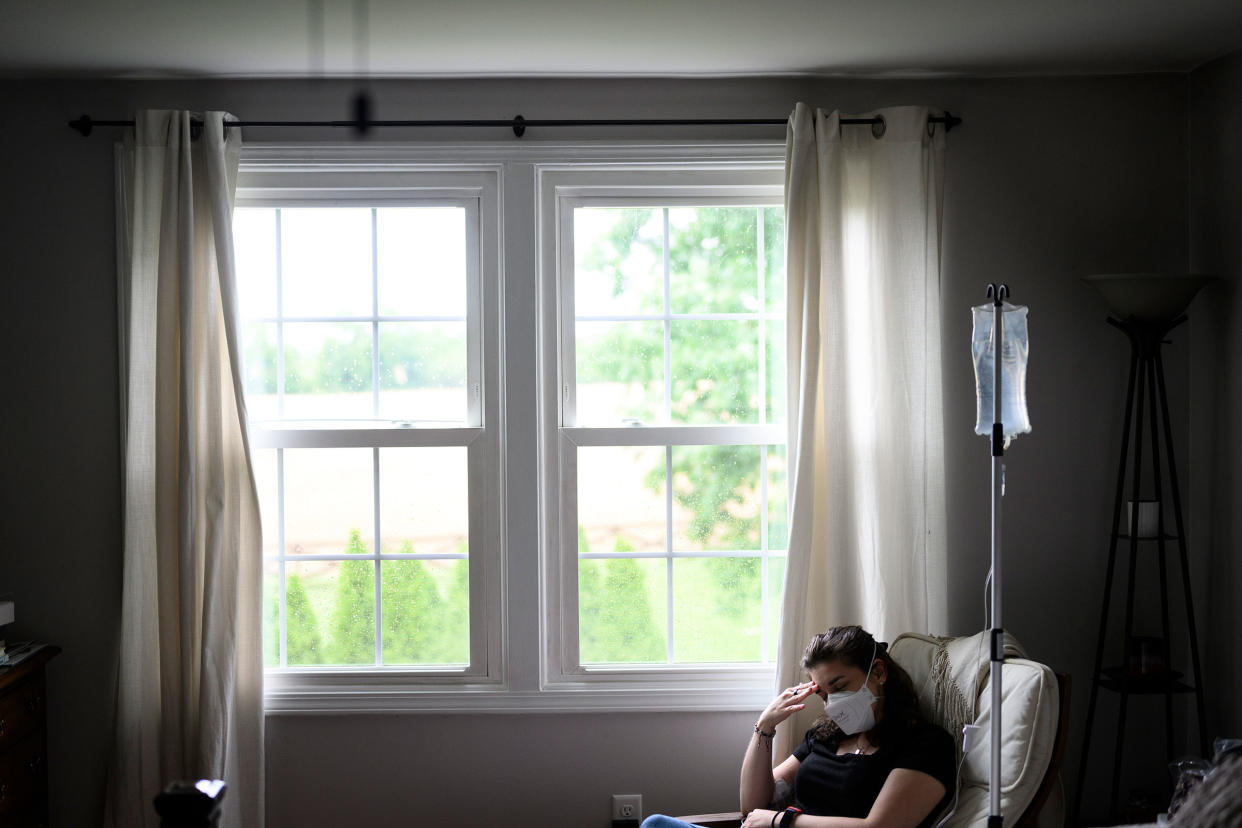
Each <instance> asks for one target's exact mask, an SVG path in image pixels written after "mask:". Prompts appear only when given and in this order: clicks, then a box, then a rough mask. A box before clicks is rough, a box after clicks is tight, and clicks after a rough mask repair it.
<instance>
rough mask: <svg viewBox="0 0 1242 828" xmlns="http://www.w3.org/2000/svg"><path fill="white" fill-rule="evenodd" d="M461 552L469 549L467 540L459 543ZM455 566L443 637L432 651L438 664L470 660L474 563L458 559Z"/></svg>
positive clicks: (443, 613) (444, 610)
mask: <svg viewBox="0 0 1242 828" xmlns="http://www.w3.org/2000/svg"><path fill="white" fill-rule="evenodd" d="M457 551H458V552H461V553H465V552H466V542H465V541H462V542H461V543H459V544H458V547H457ZM451 567H452V568H451V571H450V573H449V577H448V579H447V581H448V587H447V590H446V592H447V594H446V595H445V596H444V603H443V605H442V606H443V608H442V610H441V615H440V619H441V624H440V628H439V636H438V638H437V640H436V642H435V643H434V646H433V647H432V650H431V654H432V658H433V659H434V660H435V661H436V662H438V663H442V664H461V663H464V662H468V661H469V660H470V562H469V561H468V560H456V561H453V563H452V565H451Z"/></svg>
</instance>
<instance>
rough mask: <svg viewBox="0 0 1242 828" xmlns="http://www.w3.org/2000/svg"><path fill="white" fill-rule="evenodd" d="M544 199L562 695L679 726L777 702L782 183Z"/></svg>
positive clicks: (684, 171) (608, 189) (651, 177)
mask: <svg viewBox="0 0 1242 828" xmlns="http://www.w3.org/2000/svg"><path fill="white" fill-rule="evenodd" d="M541 193H542V195H543V212H542V215H543V217H544V219H545V233H544V245H545V250H552V251H554V253H553V254H551V255H545V284H546V285H547V287H548V288H549V290H548V293H549V294H550V296H549V298H548V300H547V302H548V304H547V305H546V307H547V308H548V311H549V312H548V314H547V315H546V317H547V318H546V323H545V326H544V328H545V330H544V336H543V338H542V340H541V343H542V345H543V346H544V349H545V354H544V357H545V366H546V368H545V374H546V376H548V377H549V378H551V377H552V376H555V378H556V379H555V388H554V398H553V394H549V395H548V397H547V399H546V403H545V404H546V405H547V406H548V408H549V414H548V416H547V417H546V418H545V420H546V422H547V423H548V427H547V429H546V432H545V440H546V451H545V467H546V469H547V475H546V477H545V483H546V485H547V487H548V488H547V490H546V496H547V510H546V511H547V514H548V515H549V523H548V526H547V532H548V541H549V542H548V549H549V555H548V558H549V562H550V564H551V565H550V566H549V570H548V571H549V580H548V586H547V594H548V595H549V596H550V600H549V608H550V618H551V624H550V628H551V630H552V631H553V633H554V634H553V635H552V636H550V637H549V642H548V644H549V649H548V653H547V658H546V664H547V672H546V676H547V682H548V684H549V685H550V686H554V687H556V686H560V687H576V688H579V689H590V688H596V689H597V690H604V689H605V688H607V689H618V688H626V689H627V690H628V691H629V692H630V693H631V694H632V693H633V691H634V690H642V689H647V690H650V691H652V693H651V694H650V695H652V696H653V697H655V698H661V699H663V703H664V704H670V705H674V706H675V705H677V704H679V703H680V702H679V701H678V700H679V699H684V700H688V703H690V704H693V703H694V702H693V701H692V700H693V699H694V697H696V696H698V695H700V694H702V693H703V692H704V691H705V690H707V689H709V688H714V689H717V690H725V691H728V690H734V691H738V692H735V693H732V694H731V696H728V697H727V698H723V699H718V700H717V703H726V702H727V701H737V700H739V699H740V698H742V697H744V696H747V695H749V694H747V693H746V692H745V691H747V690H750V691H758V692H759V693H760V694H763V693H767V692H768V691H769V690H770V682H771V676H772V665H773V663H774V661H775V657H776V637H777V627H778V623H779V613H780V598H781V594H782V586H783V578H784V572H785V565H784V564H785V549H786V531H787V529H786V526H787V521H786V511H787V500H786V496H785V490H786V485H785V467H786V460H785V450H784V445H785V439H786V432H785V425H784V423H785V414H784V401H785V368H784V365H785V359H784V353H785V350H784V349H785V321H784V309H785V296H784V258H785V257H784V221H783V209H782V205H781V187H780V171H779V169H776V170H771V169H768V170H764V169H736V168H733V169H720V168H718V167H717V168H711V167H705V166H700V167H695V166H693V165H683V166H682V167H681V168H680V169H666V170H652V169H641V168H639V169H633V170H625V169H615V168H614V169H600V170H596V171H583V170H561V171H557V170H548V171H546V172H545V173H544V174H543V176H542V189H541ZM553 234H554V235H553Z"/></svg>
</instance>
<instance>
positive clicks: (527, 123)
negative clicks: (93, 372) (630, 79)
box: [69, 112, 962, 138]
mask: <svg viewBox="0 0 1242 828" xmlns="http://www.w3.org/2000/svg"><path fill="white" fill-rule="evenodd" d="M788 120H789V119H788V118H654V119H639V120H625V119H565V120H557V119H539V120H527V119H525V118H523V117H522V116H521V115H518V116H516V117H514V118H511V119H509V120H490V121H489V120H473V121H471V120H464V121H463V120H455V121H454V120H448V121H373V120H370V119H361V120H352V121H225V122H224V126H225V127H226V128H228V127H344V128H352V129H355V130H357V131H358V132H366V131H367V130H369V129H373V128H376V127H509V128H511V129H512V130H513V134H514V135H516V136H517V137H519V138H521V137H522V136H523V135H525V134H526V128H527V127H569V126H608V127H623V126H726V125H737V126H765V125H766V126H775V125H777V124H784V123H787V122H788ZM927 122H928V123H929V124H944V129H945V132H948V131H949V130H951V129H953V127H955V126H957V125H958V124H960V123H961V122H962V119H961V118H959V117H957V116H956V115H952V114H950V113H948V112H945V113H944V115H932V116H929V117H928V118H927ZM192 123H193V124H194V126H196V127H198V128H200V129H201V128H202V122H201V121H193V122H192ZM841 123H843V124H878V123H883V119H882V118H842V119H841ZM133 125H134V122H133V121H132V120H130V121H96V120H94V119H92V118H91V116H89V115H83V116H82V117H80V118H78V119H77V120H76V121H70V122H69V126H70V128H72V129H74V130H76V131H77V132H79V133H80V134H81V135H82V137H83V138H86V137H88V136H89V135H90V134H91V131H92V130H93V129H94V128H95V127H97V126H98V127H117V126H119V127H132V126H133Z"/></svg>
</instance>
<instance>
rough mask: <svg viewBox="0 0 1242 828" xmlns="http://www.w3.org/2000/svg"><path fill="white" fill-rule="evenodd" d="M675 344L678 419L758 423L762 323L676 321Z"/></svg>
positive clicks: (704, 422) (674, 408)
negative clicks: (760, 327) (760, 329)
mask: <svg viewBox="0 0 1242 828" xmlns="http://www.w3.org/2000/svg"><path fill="white" fill-rule="evenodd" d="M671 347H672V386H673V387H672V419H673V422H675V423H690V424H702V425H736V424H750V423H757V422H759V399H758V395H759V323H758V322H751V321H733V320H725V321H721V320H713V321H701V322H700V321H694V322H689V321H675V322H674V323H673V325H672V338H671Z"/></svg>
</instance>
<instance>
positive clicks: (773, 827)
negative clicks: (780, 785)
mask: <svg viewBox="0 0 1242 828" xmlns="http://www.w3.org/2000/svg"><path fill="white" fill-rule="evenodd" d="M784 813H785V812H784V811H777V812H776V813H774V814H772V828H776V820H777V819H778V818H779V817H780V816H781V815H782V814H784Z"/></svg>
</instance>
